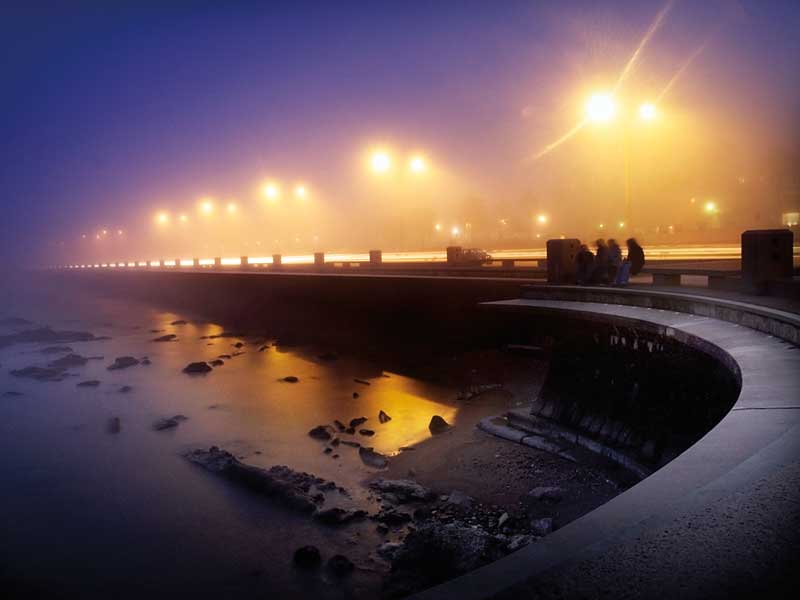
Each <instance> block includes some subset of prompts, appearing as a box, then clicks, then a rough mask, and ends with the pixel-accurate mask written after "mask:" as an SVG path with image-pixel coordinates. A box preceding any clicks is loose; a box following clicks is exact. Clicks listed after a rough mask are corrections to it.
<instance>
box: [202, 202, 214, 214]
mask: <svg viewBox="0 0 800 600" xmlns="http://www.w3.org/2000/svg"><path fill="white" fill-rule="evenodd" d="M200 212H201V213H203V214H204V215H210V214H211V213H213V212H214V203H213V202H212V201H211V200H203V201H201V202H200Z"/></svg>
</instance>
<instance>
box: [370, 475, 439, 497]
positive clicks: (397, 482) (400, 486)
mask: <svg viewBox="0 0 800 600" xmlns="http://www.w3.org/2000/svg"><path fill="white" fill-rule="evenodd" d="M369 487H370V489H373V490H376V491H378V492H381V493H382V494H394V495H395V496H396V497H397V498H398V499H399V500H400V502H412V501H426V500H430V499H431V498H433V493H432V492H431V491H430V490H428V489H427V488H425V487H424V486H422V485H420V484H419V483H417V482H416V481H412V480H410V479H376V480H375V481H372V482H370V484H369Z"/></svg>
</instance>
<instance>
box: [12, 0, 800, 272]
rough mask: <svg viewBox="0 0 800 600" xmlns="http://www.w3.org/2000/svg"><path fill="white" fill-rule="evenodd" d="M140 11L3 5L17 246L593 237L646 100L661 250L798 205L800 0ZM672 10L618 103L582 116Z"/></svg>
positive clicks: (612, 200)
mask: <svg viewBox="0 0 800 600" xmlns="http://www.w3.org/2000/svg"><path fill="white" fill-rule="evenodd" d="M141 4H142V5H141V6H133V5H131V6H130V7H122V5H120V7H119V8H115V9H113V10H109V9H104V10H101V8H100V7H101V6H102V5H101V4H100V3H89V4H86V3H74V4H73V5H71V6H69V7H67V5H66V4H63V3H53V4H52V5H50V6H48V4H47V3H38V6H37V8H36V9H29V10H24V11H19V10H17V11H16V12H13V13H8V12H7V11H8V10H9V9H8V8H6V9H4V11H6V13H7V14H6V15H5V18H3V19H2V25H0V27H2V28H3V42H2V44H3V56H4V65H3V66H4V70H3V71H4V84H5V85H4V93H3V96H2V100H0V102H2V105H3V106H2V108H3V111H2V114H3V117H2V118H3V161H2V167H0V168H2V172H3V177H2V181H3V183H4V190H3V210H4V218H3V221H2V224H0V228H1V229H0V233H2V241H1V242H0V250H2V253H3V256H4V258H5V259H14V260H21V261H23V262H26V263H29V264H53V263H63V262H68V261H75V260H78V261H80V260H93V261H94V260H96V261H102V260H118V259H125V260H138V259H148V260H149V259H157V258H161V257H166V258H175V257H181V258H187V257H191V256H201V257H211V256H219V255H223V256H238V255H240V254H248V255H250V256H261V255H270V254H272V253H273V252H283V253H284V254H297V253H307V252H311V251H315V250H326V251H366V250H368V249H370V248H372V247H380V248H383V249H384V250H387V251H388V250H401V249H423V248H442V247H443V246H445V245H447V244H448V243H450V242H451V241H458V242H459V243H464V244H465V245H474V246H482V247H486V248H489V249H491V248H498V247H504V246H505V247H518V248H522V247H532V246H535V245H539V246H540V245H541V244H542V243H543V241H544V239H546V238H547V237H551V236H557V235H567V236H570V237H571V236H577V237H581V238H587V237H589V236H593V235H595V234H596V233H597V229H598V225H599V224H600V223H608V224H614V223H618V222H619V221H621V220H623V219H624V218H625V214H624V158H623V156H624V153H623V152H622V148H623V146H624V135H625V134H624V131H625V128H624V127H623V126H622V125H621V123H622V122H623V121H622V116H625V118H627V116H626V115H629V114H635V112H636V111H637V110H638V106H639V104H640V103H642V102H645V101H650V102H656V103H657V109H658V117H657V118H656V119H654V120H653V121H652V122H649V123H647V124H645V123H643V122H638V121H636V122H634V121H632V124H631V125H630V130H629V133H628V135H630V143H631V148H632V163H631V168H632V171H631V172H632V178H631V181H632V198H633V213H632V215H633V221H634V229H633V231H634V232H635V233H636V234H637V235H639V236H640V237H643V238H644V239H645V241H646V242H648V241H652V242H656V241H658V242H668V241H669V240H668V239H662V238H663V236H664V232H665V231H666V230H667V229H666V228H667V227H668V226H669V225H672V226H673V229H672V232H673V233H674V235H675V238H674V239H676V240H677V239H680V240H681V241H698V242H699V241H710V240H712V239H713V240H719V241H722V240H735V239H736V237H737V236H738V233H739V232H740V231H741V230H742V229H743V228H747V227H768V226H770V227H771V226H778V225H779V224H780V219H781V213H783V212H787V211H790V210H797V207H798V205H800V192H799V191H798V190H800V182H798V172H797V165H798V164H800V152H799V148H800V144H798V141H799V140H800V68H799V65H800V38H798V36H797V35H796V32H797V31H798V28H799V27H800V5H798V4H797V3H796V2H792V1H785V2H779V1H774V2H761V1H756V0H751V1H746V2H740V3H735V2H713V1H710V2H707V3H699V2H688V1H684V2H680V1H678V2H674V3H672V4H666V3H661V2H656V3H649V2H638V1H635V2H634V1H631V2H608V3H603V4H605V6H602V7H600V6H596V3H595V2H563V3H562V2H559V3H556V2H552V3H534V2H512V1H507V2H497V3H491V2H418V3H394V4H389V3H382V2H372V3H313V2H308V3H306V2H293V3H269V4H268V5H267V3H256V2H253V3H251V2H230V3H194V4H193V8H191V10H190V9H189V4H188V3H178V2H173V3H169V2H167V3H141ZM660 12H663V13H664V14H663V18H662V19H661V20H660V21H659V22H658V27H657V28H656V29H655V31H654V32H653V33H652V35H651V36H649V37H648V38H647V40H646V43H645V44H642V47H641V49H640V52H639V53H638V55H637V60H636V61H635V62H634V63H632V64H631V66H630V67H629V69H628V71H627V72H625V77H624V81H623V82H622V83H621V84H620V85H619V88H618V89H617V92H616V95H615V99H616V101H617V112H618V117H620V118H618V119H616V120H614V121H611V122H609V123H605V124H601V123H584V124H583V126H581V127H576V126H578V125H579V124H581V123H582V121H583V120H584V118H585V114H584V106H585V103H586V99H587V97H588V96H589V95H590V94H591V93H593V92H596V91H598V90H613V89H614V86H615V85H616V84H617V82H618V80H619V79H620V76H621V74H622V73H623V72H624V69H625V66H626V64H628V62H629V60H630V59H631V56H632V55H633V54H634V51H635V50H636V49H637V47H639V46H640V43H641V42H642V40H643V38H644V37H645V34H646V33H647V32H648V29H649V28H651V27H653V24H654V23H655V22H656V19H657V17H658V15H659V14H660ZM571 130H574V134H573V135H571V136H566V139H565V141H564V142H563V143H560V144H557V145H555V146H554V147H552V149H549V147H550V146H553V144H554V142H556V141H558V140H559V139H561V138H562V137H564V136H565V134H567V133H568V132H570V131H571ZM375 151H383V152H386V153H387V156H388V157H390V166H389V167H388V168H387V169H386V171H385V172H382V173H376V172H375V171H374V170H373V169H372V168H371V167H372V163H371V161H372V159H373V158H374V155H373V154H372V153H373V152H375ZM543 151H544V152H543ZM414 156H420V157H424V158H423V159H422V160H424V163H423V164H424V168H419V169H417V170H414V169H411V168H410V165H409V161H410V160H411V159H412V157H414ZM418 166H419V165H418ZM269 182H272V183H273V184H274V185H275V186H276V187H278V188H279V190H280V193H279V194H276V195H275V196H276V197H275V198H268V197H267V195H265V194H264V193H263V192H264V186H265V185H267V183H269ZM300 184H302V185H303V186H304V189H305V194H304V197H302V198H299V197H297V194H295V193H293V192H294V189H295V188H296V186H297V185H300ZM692 198H695V202H692V201H691V199H692ZM203 201H211V202H213V209H211V210H210V213H209V214H203V213H202V210H201V208H202V207H201V203H202V202H203ZM710 201H713V202H714V203H715V204H714V206H715V207H716V214H714V215H713V218H712V215H709V214H704V211H703V207H704V206H705V205H706V204H707V203H708V202H710ZM229 203H235V204H236V211H235V214H234V213H229V212H228V210H227V209H226V207H227V205H228V204H229ZM161 212H163V213H164V214H165V215H167V216H166V217H165V221H166V222H165V223H162V224H159V223H157V222H156V219H157V215H158V214H160V213H161ZM181 214H185V215H186V223H184V224H181V223H180V222H179V220H178V218H179V215H181ZM542 214H543V215H546V216H547V223H546V224H542V223H539V222H538V221H537V216H538V215H542ZM436 224H439V225H440V229H441V231H439V232H437V231H436V229H435V225H436ZM467 224H469V226H468V228H469V232H470V233H469V237H466V234H465V233H464V228H465V227H467ZM453 227H457V228H458V231H459V235H460V236H461V238H460V239H459V238H458V237H456V238H454V237H453V235H452V228H453ZM103 230H105V231H106V232H107V233H106V234H103V233H102V232H103ZM120 230H121V231H122V233H121V234H120V233H119V231H120ZM537 233H538V234H539V236H540V238H538V239H537V238H535V235H536V234H537ZM621 233H622V232H620V234H621ZM625 233H627V231H625ZM98 235H99V236H100V239H97V238H98ZM83 236H86V237H85V238H83ZM620 236H621V235H620Z"/></svg>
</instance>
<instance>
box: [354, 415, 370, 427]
mask: <svg viewBox="0 0 800 600" xmlns="http://www.w3.org/2000/svg"><path fill="white" fill-rule="evenodd" d="M366 422H367V417H357V418H355V419H350V427H358V426H359V425H361V424H362V423H366Z"/></svg>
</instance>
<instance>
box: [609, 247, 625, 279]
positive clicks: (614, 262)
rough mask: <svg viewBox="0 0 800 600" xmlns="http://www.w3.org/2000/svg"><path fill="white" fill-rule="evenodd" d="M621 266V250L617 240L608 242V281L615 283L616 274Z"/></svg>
mask: <svg viewBox="0 0 800 600" xmlns="http://www.w3.org/2000/svg"><path fill="white" fill-rule="evenodd" d="M621 264H622V249H621V248H620V247H619V244H618V243H617V240H608V280H609V281H610V282H612V283H613V282H615V281H616V280H617V272H618V271H619V267H620V265H621Z"/></svg>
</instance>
